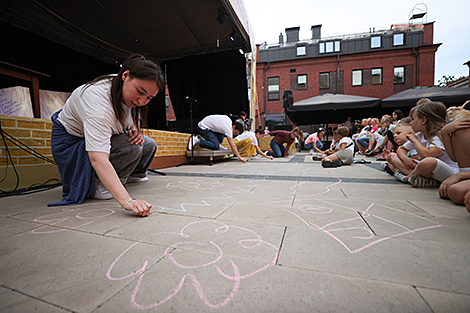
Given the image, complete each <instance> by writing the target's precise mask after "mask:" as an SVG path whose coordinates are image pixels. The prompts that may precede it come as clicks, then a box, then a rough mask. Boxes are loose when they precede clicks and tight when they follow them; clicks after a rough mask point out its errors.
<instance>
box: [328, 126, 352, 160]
mask: <svg viewBox="0 0 470 313" xmlns="http://www.w3.org/2000/svg"><path fill="white" fill-rule="evenodd" d="M348 135H349V129H348V128H347V127H345V126H340V127H338V129H337V130H335V131H334V132H333V139H334V141H335V148H334V149H328V150H326V151H325V155H326V156H325V157H324V158H323V159H322V160H321V162H322V166H323V167H338V166H341V165H349V164H351V163H352V162H353V160H354V142H353V141H352V139H351V138H349V137H348Z"/></svg>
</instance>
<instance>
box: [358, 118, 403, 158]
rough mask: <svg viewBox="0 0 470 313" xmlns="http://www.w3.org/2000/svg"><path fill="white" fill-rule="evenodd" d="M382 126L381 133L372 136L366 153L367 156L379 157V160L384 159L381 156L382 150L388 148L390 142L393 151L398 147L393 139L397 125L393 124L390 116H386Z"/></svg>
mask: <svg viewBox="0 0 470 313" xmlns="http://www.w3.org/2000/svg"><path fill="white" fill-rule="evenodd" d="M380 124H381V132H380V133H379V132H376V133H374V134H372V135H371V136H370V139H369V151H365V152H364V154H365V155H366V156H374V155H378V159H380V158H383V155H381V153H382V150H383V149H384V148H386V147H387V144H388V143H389V142H390V145H391V149H395V147H397V146H398V145H397V143H396V142H395V140H394V139H393V129H394V128H395V124H392V118H391V117H390V116H389V115H384V116H383V117H382V120H381V122H380Z"/></svg>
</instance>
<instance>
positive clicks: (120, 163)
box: [109, 134, 157, 181]
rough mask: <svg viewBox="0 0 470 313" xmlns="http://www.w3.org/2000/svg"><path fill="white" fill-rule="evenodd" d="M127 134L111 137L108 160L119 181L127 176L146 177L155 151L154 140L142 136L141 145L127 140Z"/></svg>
mask: <svg viewBox="0 0 470 313" xmlns="http://www.w3.org/2000/svg"><path fill="white" fill-rule="evenodd" d="M129 138H130V136H129V135H128V134H121V135H114V136H112V137H111V153H110V155H109V160H110V161H111V164H112V165H113V167H114V170H115V171H116V173H117V174H118V176H119V178H120V179H121V181H125V180H127V178H128V177H129V176H131V175H132V176H136V177H146V176H147V170H148V168H149V167H150V164H152V161H153V157H154V156H155V152H156V151H157V144H156V143H155V140H153V139H152V138H150V137H147V136H144V138H145V142H144V144H143V145H134V144H131V143H130V142H129Z"/></svg>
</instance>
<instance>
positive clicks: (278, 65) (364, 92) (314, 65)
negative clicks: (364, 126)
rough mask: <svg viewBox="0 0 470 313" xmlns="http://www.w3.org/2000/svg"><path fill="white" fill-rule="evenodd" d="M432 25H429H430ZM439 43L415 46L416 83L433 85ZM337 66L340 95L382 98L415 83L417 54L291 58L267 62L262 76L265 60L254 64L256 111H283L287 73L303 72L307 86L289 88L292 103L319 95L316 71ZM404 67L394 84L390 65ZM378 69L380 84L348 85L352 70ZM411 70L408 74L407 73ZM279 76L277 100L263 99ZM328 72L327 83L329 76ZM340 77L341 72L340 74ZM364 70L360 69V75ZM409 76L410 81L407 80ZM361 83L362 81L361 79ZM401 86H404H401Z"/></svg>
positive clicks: (394, 51) (397, 51)
mask: <svg viewBox="0 0 470 313" xmlns="http://www.w3.org/2000/svg"><path fill="white" fill-rule="evenodd" d="M430 25H431V26H432V24H430ZM438 46H439V45H429V46H425V47H420V48H419V49H417V51H418V52H419V58H420V65H419V72H420V73H419V85H420V86H433V85H434V63H435V62H434V55H435V51H436V50H437V47H438ZM337 66H339V71H340V72H343V73H342V75H343V79H344V81H343V86H342V88H340V89H339V92H340V93H341V89H343V93H344V94H350V95H357V96H365V97H374V98H382V99H383V98H386V97H389V96H391V95H393V94H394V93H396V92H397V91H396V90H400V91H401V90H404V89H408V88H412V87H415V86H417V84H416V79H417V77H416V73H417V72H416V69H417V57H416V55H415V54H414V53H413V50H412V49H401V50H393V51H377V52H369V53H362V54H351V55H341V56H340V57H339V65H338V57H337V56H331V57H322V58H314V59H304V60H293V61H285V62H275V63H270V64H269V67H268V68H267V70H266V75H265V76H264V69H265V68H266V67H267V63H257V68H256V75H257V78H256V79H257V86H256V88H257V92H258V104H259V107H260V112H263V110H264V109H265V108H266V111H265V113H280V112H284V109H283V108H282V91H283V90H288V89H289V90H290V89H291V85H290V82H291V76H292V75H300V74H307V86H308V87H307V89H306V90H293V96H294V102H296V101H300V100H304V99H308V98H311V97H314V96H318V95H320V94H321V91H320V88H319V74H320V73H322V72H330V73H333V72H336V70H337ZM395 66H404V67H405V68H406V73H405V75H406V81H405V84H401V85H395V84H394V76H393V72H394V67H395ZM294 68H295V69H296V71H295V73H290V70H291V69H294ZM372 68H382V84H381V85H371V84H370V83H369V84H363V85H362V86H352V71H353V70H356V69H363V70H365V69H372ZM410 71H411V73H410ZM276 76H279V77H280V99H279V100H277V101H267V100H265V99H267V94H265V89H264V88H267V79H268V78H269V77H276ZM332 76H333V75H331V74H330V85H331V83H332V82H331V77H332ZM340 76H341V75H340ZM364 77H365V73H364V72H363V78H364ZM410 79H411V81H410ZM364 83H366V82H365V81H364ZM403 88H404V89H403Z"/></svg>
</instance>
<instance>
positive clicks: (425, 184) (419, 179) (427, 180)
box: [409, 174, 441, 188]
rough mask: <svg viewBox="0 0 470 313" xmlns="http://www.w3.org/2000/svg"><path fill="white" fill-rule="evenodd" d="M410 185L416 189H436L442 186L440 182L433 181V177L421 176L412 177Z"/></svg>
mask: <svg viewBox="0 0 470 313" xmlns="http://www.w3.org/2000/svg"><path fill="white" fill-rule="evenodd" d="M409 180H410V184H411V186H413V187H416V188H435V187H439V185H440V184H441V183H440V182H439V181H437V180H435V179H432V178H431V177H424V176H421V175H417V174H416V175H411V176H410V178H409Z"/></svg>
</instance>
